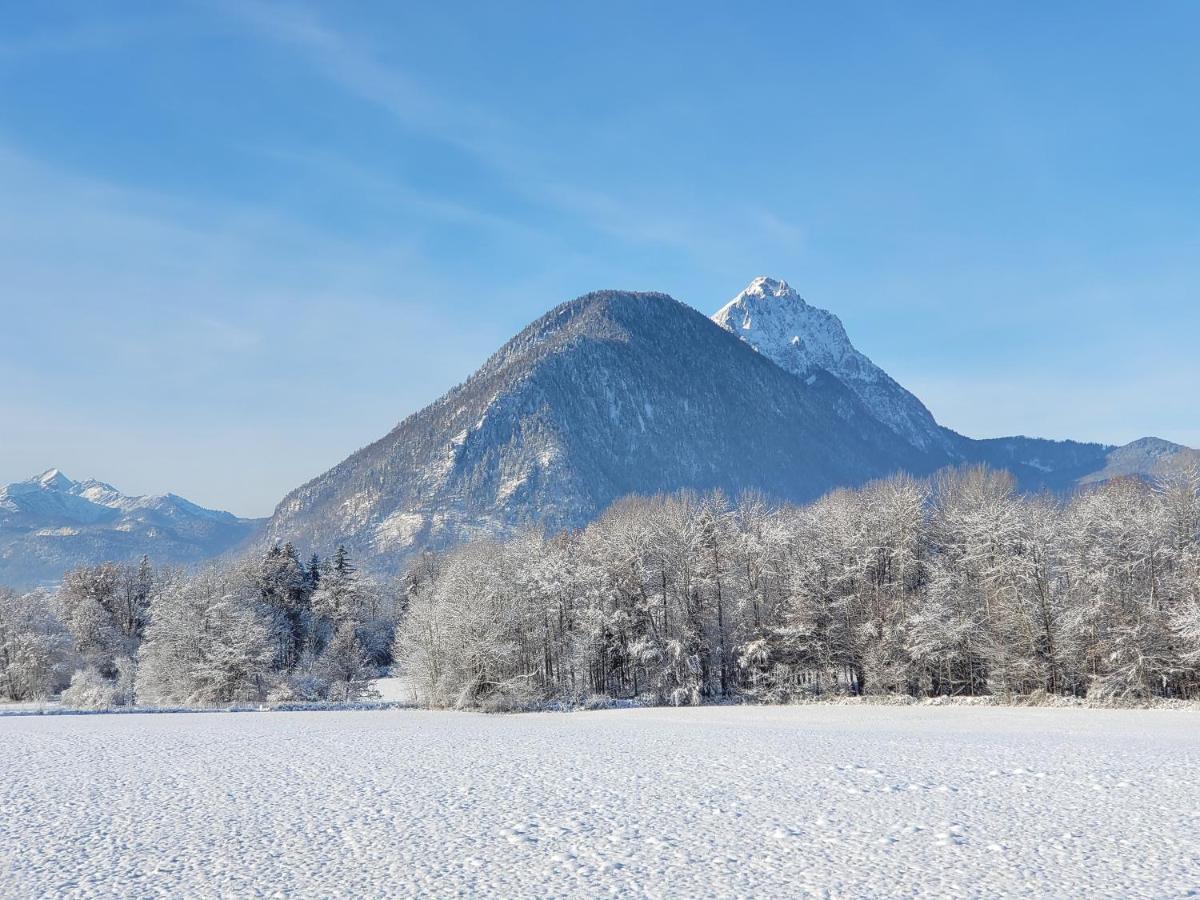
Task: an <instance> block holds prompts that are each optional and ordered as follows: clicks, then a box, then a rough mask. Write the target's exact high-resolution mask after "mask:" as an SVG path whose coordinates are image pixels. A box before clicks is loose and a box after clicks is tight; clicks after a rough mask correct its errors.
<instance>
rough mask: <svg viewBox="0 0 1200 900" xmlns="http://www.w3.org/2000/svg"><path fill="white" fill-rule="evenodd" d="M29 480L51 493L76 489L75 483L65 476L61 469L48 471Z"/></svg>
mask: <svg viewBox="0 0 1200 900" xmlns="http://www.w3.org/2000/svg"><path fill="white" fill-rule="evenodd" d="M29 480H30V481H32V482H34V483H35V484H38V485H39V486H41V487H44V488H46V489H47V490H51V491H69V490H70V489H71V488H73V487H75V482H74V481H72V480H71V479H70V478H68V477H67V476H66V475H64V474H63V473H62V470H61V469H47V470H46V471H45V472H43V473H42V474H41V475H36V476H34V477H33V478H30V479H29Z"/></svg>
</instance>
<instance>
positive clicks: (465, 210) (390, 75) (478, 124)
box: [224, 0, 803, 267]
mask: <svg viewBox="0 0 1200 900" xmlns="http://www.w3.org/2000/svg"><path fill="white" fill-rule="evenodd" d="M224 8H225V9H226V10H227V12H228V14H229V16H230V17H231V18H232V19H233V20H234V21H237V22H241V23H243V24H244V25H245V26H247V27H248V28H250V29H251V30H252V32H253V33H254V34H255V35H256V36H257V37H259V38H260V39H263V40H267V41H271V42H274V43H278V44H282V45H285V46H288V47H290V48H292V49H293V50H295V51H296V52H297V53H299V54H300V55H301V56H302V58H303V59H305V60H306V62H307V64H308V65H309V66H311V67H312V68H313V69H314V70H315V71H317V72H318V73H320V74H321V75H322V76H323V77H325V78H326V79H327V80H329V81H330V82H331V83H333V84H336V85H337V86H339V87H340V88H341V89H342V90H344V91H346V92H347V93H348V94H350V95H352V96H355V97H357V98H358V99H360V100H363V101H365V102H369V103H372V104H374V105H375V106H377V107H379V108H381V109H383V110H384V111H386V112H387V113H388V114H389V115H391V116H392V117H394V119H395V120H396V121H398V122H400V123H401V124H402V125H403V126H404V127H406V128H408V129H410V130H411V131H413V132H414V133H416V134H420V135H422V136H424V137H426V138H431V139H435V140H438V141H442V142H444V143H446V144H447V145H450V146H453V147H454V148H456V149H457V150H459V151H462V152H464V153H466V154H468V155H469V156H470V157H471V158H472V159H473V160H474V162H475V163H476V164H477V165H478V166H479V167H480V168H481V169H482V170H484V171H487V172H489V173H490V174H491V177H492V179H493V181H494V183H495V184H496V185H497V187H498V188H499V189H500V190H502V191H505V192H509V193H511V194H513V195H515V196H518V197H520V198H522V200H523V202H525V203H527V204H530V205H533V206H534V207H540V208H542V209H545V210H548V211H549V212H550V213H551V214H552V215H554V216H565V217H567V218H568V219H569V220H571V221H572V222H573V223H575V224H577V225H580V226H583V227H585V228H588V229H590V230H592V231H594V232H596V233H598V234H602V235H604V236H606V237H608V238H615V239H617V240H620V241H622V242H625V243H628V244H634V245H649V246H658V247H667V248H671V249H673V250H675V251H679V252H682V253H685V254H687V255H689V256H690V257H692V258H693V259H694V261H695V262H696V264H698V265H700V266H702V267H703V266H705V265H707V264H708V263H709V262H710V261H711V260H714V259H716V258H718V257H721V256H727V255H729V253H730V250H731V249H736V248H738V247H741V248H742V251H743V255H745V256H752V255H756V254H757V252H758V251H759V248H760V247H761V245H763V244H768V245H771V246H774V247H778V248H779V249H781V250H784V251H787V252H796V251H798V250H799V249H800V247H801V246H802V244H803V230H802V229H801V228H799V226H796V225H794V224H793V223H791V222H788V221H787V220H786V219H785V218H784V217H783V216H781V215H780V214H778V213H773V212H771V211H769V210H765V209H762V208H749V209H747V208H740V207H739V208H736V209H731V210H728V211H727V212H726V214H725V215H724V216H721V215H712V214H711V213H712V210H711V208H709V210H708V212H709V214H708V215H697V214H696V212H695V211H694V210H685V209H679V208H675V207H674V206H673V205H672V204H671V203H669V202H667V201H661V202H658V203H654V202H652V201H651V202H647V200H646V199H645V198H643V197H634V196H632V193H633V191H632V190H620V189H614V188H612V187H605V186H604V185H603V184H602V183H600V182H599V180H597V179H593V180H592V181H591V182H589V184H588V185H587V186H583V185H580V184H578V183H576V182H574V181H573V180H572V179H571V178H570V177H567V176H566V172H564V166H563V165H560V164H559V162H560V161H557V160H555V159H553V158H550V157H547V156H546V153H545V150H544V148H543V143H544V142H542V141H539V140H537V139H536V136H534V135H529V134H525V133H523V132H522V129H521V128H520V127H519V126H518V125H517V124H516V123H514V122H512V121H510V120H509V119H507V118H506V117H505V116H504V115H502V114H501V113H500V112H498V111H496V110H494V109H490V108H485V107H482V106H480V105H478V104H475V103H472V102H470V101H468V100H464V99H462V98H457V97H450V96H447V95H445V94H444V93H439V92H437V91H435V90H433V89H431V88H430V87H429V86H428V85H427V84H425V83H424V82H422V81H421V80H420V79H418V78H416V77H414V76H413V75H412V74H411V73H409V72H407V71H405V70H404V69H403V67H401V66H399V65H397V64H395V63H393V62H390V61H386V60H385V59H383V58H382V57H381V55H380V53H379V52H378V49H377V48H376V47H374V46H372V43H371V41H370V40H369V39H367V38H364V37H362V36H357V35H351V34H349V33H347V32H345V31H343V30H339V29H338V28H336V27H334V26H333V25H331V24H329V22H328V21H326V20H325V19H323V18H322V17H321V16H319V15H318V14H317V13H316V12H315V11H313V10H312V9H309V8H306V7H304V6H302V5H296V4H288V5H287V6H283V5H280V4H275V3H270V2H264V0H249V2H236V3H230V4H228V5H226V6H225V7H224ZM339 165H340V163H339ZM566 168H568V169H569V167H566ZM365 174H366V173H365V171H364V170H361V169H360V170H359V171H357V172H356V173H355V177H358V178H362V177H364V176H365ZM391 190H393V191H397V190H398V189H397V188H396V186H395V185H394V184H393V185H391ZM403 194H404V196H403V199H404V200H405V202H407V203H410V204H414V205H420V206H423V207H424V209H425V210H426V211H427V212H429V213H430V214H432V215H435V216H439V217H442V218H447V219H454V218H456V217H457V218H459V219H461V220H463V221H468V222H471V223H473V224H480V225H484V226H486V227H491V228H502V229H505V230H509V231H512V230H514V229H515V228H517V227H525V228H527V229H528V228H530V226H529V225H528V224H527V223H526V224H525V225H524V226H517V225H516V224H515V223H514V222H513V221H512V220H511V219H509V218H507V217H503V216H498V215H496V214H494V213H488V212H487V211H484V210H480V209H478V208H473V207H469V206H466V205H463V204H455V203H448V202H447V201H445V200H434V199H432V198H429V197H423V196H421V195H419V194H416V193H414V192H412V191H411V190H406V191H404V192H403ZM709 202H710V203H711V202H712V201H711V199H710V201H709ZM545 233H546V232H544V231H543V232H542V234H543V235H544V234H545ZM735 255H736V253H735Z"/></svg>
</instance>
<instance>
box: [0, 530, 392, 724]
mask: <svg viewBox="0 0 1200 900" xmlns="http://www.w3.org/2000/svg"><path fill="white" fill-rule="evenodd" d="M401 610H402V596H401V597H398V596H397V595H396V594H395V593H393V592H392V591H391V590H389V589H388V588H386V587H385V586H382V585H380V584H379V583H377V582H375V581H374V580H372V579H370V578H368V577H365V576H362V575H360V574H359V573H358V572H357V571H356V569H355V567H354V565H353V564H352V562H351V560H350V557H349V555H348V554H347V552H346V551H345V549H344V548H338V550H337V552H335V553H334V554H333V556H332V557H330V558H328V559H325V560H322V559H320V558H318V557H316V556H313V557H311V558H310V559H309V561H308V563H307V564H305V563H303V562H302V561H301V560H300V558H299V557H298V555H297V553H296V551H295V550H294V548H292V547H291V545H285V546H283V547H272V548H271V549H270V550H268V551H267V552H266V553H265V554H264V555H263V556H261V557H259V558H253V559H248V560H244V561H240V562H237V563H235V564H232V565H228V566H220V567H218V566H214V567H210V568H206V569H203V570H201V571H199V572H195V573H190V574H189V573H186V572H183V571H181V570H177V569H170V568H156V567H154V566H152V565H151V564H150V562H149V560H147V559H143V560H142V561H141V563H140V564H138V565H115V564H113V563H104V564H102V565H98V566H85V567H81V568H77V569H74V570H73V571H71V572H68V573H67V575H66V576H65V577H64V578H63V580H62V583H61V585H60V586H59V588H58V590H57V591H55V592H54V593H49V592H46V591H34V592H31V593H26V594H17V593H15V592H12V591H7V590H2V589H0V696H3V697H6V698H8V699H10V700H35V699H46V698H49V697H52V696H54V695H56V694H57V693H58V692H59V691H62V699H63V701H64V702H65V703H67V704H68V705H70V706H77V707H81V708H108V707H113V706H122V705H130V704H134V703H135V702H136V703H137V704H140V705H151V706H173V705H187V706H211V705H227V704H232V703H247V702H262V701H272V702H286V701H327V700H328V701H346V700H352V699H355V698H356V696H357V695H358V694H359V693H361V691H362V690H363V689H364V686H365V684H366V682H367V680H368V679H369V678H370V677H372V676H373V675H375V674H376V673H377V672H378V671H379V669H380V668H381V667H384V666H387V665H388V664H390V663H391V661H392V660H391V645H392V640H393V631H394V628H395V624H396V620H397V618H398V615H399V612H400V611H401Z"/></svg>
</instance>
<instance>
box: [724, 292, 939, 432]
mask: <svg viewBox="0 0 1200 900" xmlns="http://www.w3.org/2000/svg"><path fill="white" fill-rule="evenodd" d="M712 318H713V321H714V322H716V323H717V324H718V325H720V326H721V327H722V328H724V329H725V330H726V331H729V332H731V333H732V334H735V335H737V336H738V337H739V338H741V339H742V340H743V341H745V342H746V343H747V344H749V345H750V346H751V347H753V348H754V349H755V350H757V351H758V352H759V353H760V354H762V355H763V356H765V357H767V358H768V359H769V360H771V361H772V362H774V363H775V364H776V365H778V366H780V367H781V368H783V369H786V370H787V371H789V372H791V373H792V374H794V375H799V376H801V377H804V378H807V377H808V376H809V375H811V374H812V371H813V370H814V369H824V370H825V371H827V372H829V374H831V375H833V376H834V377H835V378H837V379H838V380H839V381H841V382H842V383H843V384H845V385H846V386H847V387H848V388H850V389H851V390H852V391H854V393H856V394H857V395H858V396H859V399H861V400H862V401H863V402H864V403H865V404H866V405H867V408H868V409H870V410H871V411H872V412H873V413H874V414H875V415H876V417H877V418H878V419H879V420H880V421H882V422H884V423H885V424H887V425H888V426H889V427H891V428H892V429H893V430H894V431H895V432H896V433H897V434H899V435H901V436H902V437H904V438H905V439H906V440H907V441H909V442H911V443H912V444H913V445H915V446H917V447H922V448H928V447H934V446H946V442H947V440H948V439H947V437H946V435H945V434H944V433H943V430H942V429H941V428H940V427H939V426H938V424H937V423H936V422H935V421H934V419H933V416H931V415H930V414H929V411H928V410H927V409H925V407H924V406H923V405H922V404H921V401H920V400H918V399H917V398H916V397H914V396H913V395H912V394H910V393H909V392H908V391H906V390H904V388H902V387H901V386H900V385H898V384H897V383H896V382H895V381H893V380H892V379H891V377H889V376H888V374H887V373H886V372H885V371H883V369H881V368H879V366H877V365H875V363H873V362H871V360H870V359H868V358H867V357H866V356H865V355H864V354H862V353H860V352H859V351H858V350H857V349H856V348H855V346H854V345H853V344H852V343H851V342H850V337H849V335H847V334H846V329H845V328H844V327H843V325H842V322H841V319H839V318H838V317H837V316H835V315H834V314H833V313H831V312H829V310H826V309H821V308H819V307H816V306H812V305H810V304H808V303H806V302H805V301H804V300H803V299H802V298H801V297H800V295H799V294H797V293H796V291H795V290H794V289H793V288H792V287H791V286H790V285H788V283H787V282H786V281H782V280H780V279H776V278H769V277H767V276H760V277H758V278H755V279H754V280H753V281H751V282H750V284H749V285H748V286H747V287H746V288H745V290H743V291H742V292H741V293H740V294H738V295H737V296H736V297H734V298H733V299H732V300H730V301H729V302H728V303H726V304H725V305H724V306H723V307H721V308H720V309H719V310H718V311H717V312H716V314H714V315H713V317H712Z"/></svg>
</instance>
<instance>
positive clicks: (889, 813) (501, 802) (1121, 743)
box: [0, 706, 1200, 897]
mask: <svg viewBox="0 0 1200 900" xmlns="http://www.w3.org/2000/svg"><path fill="white" fill-rule="evenodd" d="M0 891H3V893H4V894H5V895H11V896H29V897H33V896H62V895H69V896H73V895H93V894H103V895H121V896H147V895H167V896H189V897H201V896H229V895H240V896H245V895H255V894H263V895H274V894H285V893H294V894H299V895H310V896H311V895H341V896H375V895H380V894H390V895H412V894H436V895H454V894H466V895H477V894H483V893H490V894H495V895H502V896H535V895H536V896H542V895H575V896H596V895H603V894H613V893H615V894H626V895H639V896H640V895H649V896H701V895H703V896H733V895H740V896H746V895H773V896H807V895H821V896H910V895H937V896H955V897H960V896H996V895H999V894H1006V895H1021V896H1038V897H1048V896H1053V897H1097V896H1109V897H1133V896H1146V897H1171V896H1181V895H1186V894H1188V893H1189V892H1193V893H1200V717H1198V716H1197V715H1196V714H1195V713H1191V712H1182V711H1104V710H1083V709H995V708H963V707H900V708H894V707H875V706H809V707H715V708H714V707H710V708H699V709H628V710H611V711H601V712H579V713H570V714H563V713H544V714H530V715H513V716H484V715H475V714H466V713H437V712H420V711H415V710H393V711H377V712H297V713H282V712H275V713H219V714H209V715H121V716H106V715H96V716H63V717H28V718H7V719H0Z"/></svg>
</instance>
